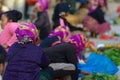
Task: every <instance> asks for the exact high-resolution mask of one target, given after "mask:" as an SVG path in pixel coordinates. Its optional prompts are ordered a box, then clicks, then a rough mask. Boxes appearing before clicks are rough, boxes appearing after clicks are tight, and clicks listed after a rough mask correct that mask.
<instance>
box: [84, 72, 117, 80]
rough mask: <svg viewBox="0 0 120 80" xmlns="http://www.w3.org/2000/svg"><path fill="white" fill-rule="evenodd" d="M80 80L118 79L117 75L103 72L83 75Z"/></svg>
mask: <svg viewBox="0 0 120 80" xmlns="http://www.w3.org/2000/svg"><path fill="white" fill-rule="evenodd" d="M82 80H118V76H116V75H109V74H104V73H94V74H92V75H89V76H83V77H82Z"/></svg>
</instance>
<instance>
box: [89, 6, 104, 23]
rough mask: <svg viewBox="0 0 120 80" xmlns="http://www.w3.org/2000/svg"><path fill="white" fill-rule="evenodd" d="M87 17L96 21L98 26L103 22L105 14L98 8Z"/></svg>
mask: <svg viewBox="0 0 120 80" xmlns="http://www.w3.org/2000/svg"><path fill="white" fill-rule="evenodd" d="M88 16H91V17H93V18H94V19H96V20H97V21H98V22H99V23H100V24H102V23H104V22H105V18H104V16H105V13H104V12H103V11H102V9H101V7H100V6H98V7H97V8H96V10H95V11H94V12H91V13H89V14H88Z"/></svg>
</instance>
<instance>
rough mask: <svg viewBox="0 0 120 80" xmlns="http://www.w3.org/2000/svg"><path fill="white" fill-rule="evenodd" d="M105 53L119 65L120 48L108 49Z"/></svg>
mask: <svg viewBox="0 0 120 80" xmlns="http://www.w3.org/2000/svg"><path fill="white" fill-rule="evenodd" d="M103 53H104V55H105V56H107V57H109V58H110V59H111V60H112V61H113V62H114V63H115V64H116V65H117V66H118V65H120V49H115V48H112V49H107V50H105V51H104V52H103Z"/></svg>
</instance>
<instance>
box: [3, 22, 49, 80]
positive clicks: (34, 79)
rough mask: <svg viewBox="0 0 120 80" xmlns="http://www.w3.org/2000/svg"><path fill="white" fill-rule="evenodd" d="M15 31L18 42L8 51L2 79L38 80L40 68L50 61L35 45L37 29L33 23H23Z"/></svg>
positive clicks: (45, 66)
mask: <svg viewBox="0 0 120 80" xmlns="http://www.w3.org/2000/svg"><path fill="white" fill-rule="evenodd" d="M15 32H16V34H17V39H18V42H16V43H14V44H13V45H12V46H11V47H10V49H9V51H8V54H7V56H8V57H7V61H8V64H7V67H6V70H5V73H4V76H3V80H38V79H39V77H40V75H39V73H40V71H41V69H45V68H47V67H48V65H49V63H50V61H49V58H48V56H47V55H46V54H45V52H44V51H43V50H42V49H41V48H39V47H38V46H36V45H35V43H36V41H37V39H38V31H37V29H36V27H35V25H34V24H32V23H23V24H21V25H20V26H19V28H17V30H16V31H15Z"/></svg>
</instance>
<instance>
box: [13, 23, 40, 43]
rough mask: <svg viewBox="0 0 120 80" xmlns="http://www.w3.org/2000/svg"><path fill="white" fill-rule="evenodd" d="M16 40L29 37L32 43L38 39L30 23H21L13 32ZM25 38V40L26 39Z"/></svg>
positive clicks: (33, 26)
mask: <svg viewBox="0 0 120 80" xmlns="http://www.w3.org/2000/svg"><path fill="white" fill-rule="evenodd" d="M15 33H16V34H17V38H18V40H19V41H21V40H22V39H23V38H24V37H25V36H27V37H29V38H30V39H31V40H32V41H35V40H36V38H37V37H38V30H37V28H36V27H35V25H34V24H32V23H23V24H21V25H20V26H19V27H18V28H17V29H16V31H15ZM27 37H25V38H27Z"/></svg>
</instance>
